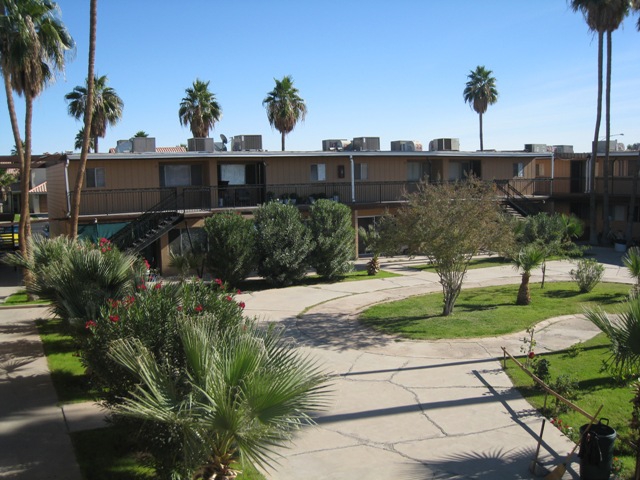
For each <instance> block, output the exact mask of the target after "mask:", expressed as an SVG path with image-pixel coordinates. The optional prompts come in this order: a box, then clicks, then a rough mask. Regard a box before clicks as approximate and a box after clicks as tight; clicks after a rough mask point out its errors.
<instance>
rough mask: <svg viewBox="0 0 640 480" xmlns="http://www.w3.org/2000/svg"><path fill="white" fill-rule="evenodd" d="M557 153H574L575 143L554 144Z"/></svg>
mask: <svg viewBox="0 0 640 480" xmlns="http://www.w3.org/2000/svg"><path fill="white" fill-rule="evenodd" d="M553 148H554V151H555V152H556V153H573V145H554V146H553Z"/></svg>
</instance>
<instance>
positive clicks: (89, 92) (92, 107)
mask: <svg viewBox="0 0 640 480" xmlns="http://www.w3.org/2000/svg"><path fill="white" fill-rule="evenodd" d="M97 25H98V0H91V3H90V7H89V61H88V67H87V89H86V96H85V97H84V105H82V102H81V98H76V99H75V101H73V102H72V103H73V104H75V106H76V108H77V110H76V111H75V113H76V115H74V116H75V118H80V116H81V115H82V117H83V119H84V127H83V128H84V132H83V133H84V135H83V137H82V149H81V150H80V167H79V168H78V171H77V173H76V183H75V186H74V188H73V198H72V200H71V212H70V217H71V219H70V222H71V238H74V239H75V238H77V236H78V220H79V218H80V199H81V196H82V186H83V185H84V175H85V171H86V168H87V159H88V157H89V137H90V136H91V134H94V136H93V140H94V145H93V146H94V149H95V151H96V152H97V151H98V137H97V135H99V134H100V127H101V126H104V129H106V123H104V125H100V121H101V118H104V117H102V115H103V114H104V111H100V108H104V106H101V105H100V104H98V105H96V103H97V102H96V99H98V98H99V96H98V95H96V92H95V90H96V77H95V75H94V72H95V65H96V30H97ZM101 79H104V83H105V84H106V78H105V77H101ZM103 87H104V85H103ZM77 88H78V87H76V89H77ZM101 94H105V92H104V91H103V92H101ZM67 96H68V95H67ZM116 98H117V95H116ZM118 100H119V98H118ZM120 102H122V101H121V100H120ZM81 107H82V108H83V110H82V112H80V110H81ZM69 109H70V111H69V113H71V105H69ZM120 111H122V107H120ZM94 113H95V118H94ZM71 114H72V115H73V113H71ZM119 116H120V114H119V115H118V117H119ZM94 120H95V121H94ZM94 129H95V130H94ZM102 135H103V136H104V133H102Z"/></svg>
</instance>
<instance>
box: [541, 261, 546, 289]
mask: <svg viewBox="0 0 640 480" xmlns="http://www.w3.org/2000/svg"><path fill="white" fill-rule="evenodd" d="M546 273H547V260H546V259H545V261H544V262H542V283H540V288H544V278H545V276H546Z"/></svg>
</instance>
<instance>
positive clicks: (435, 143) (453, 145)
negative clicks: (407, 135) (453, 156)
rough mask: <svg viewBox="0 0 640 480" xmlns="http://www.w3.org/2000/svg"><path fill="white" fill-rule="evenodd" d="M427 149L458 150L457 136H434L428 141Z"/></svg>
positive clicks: (434, 150) (458, 141) (437, 150)
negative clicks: (434, 137)
mask: <svg viewBox="0 0 640 480" xmlns="http://www.w3.org/2000/svg"><path fill="white" fill-rule="evenodd" d="M429 151H431V152H449V151H451V152H459V151H460V139H459V138H436V139H434V140H431V141H430V142H429Z"/></svg>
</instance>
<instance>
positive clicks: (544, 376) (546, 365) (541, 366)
mask: <svg viewBox="0 0 640 480" xmlns="http://www.w3.org/2000/svg"><path fill="white" fill-rule="evenodd" d="M533 374H534V375H535V376H536V377H538V378H539V379H540V380H542V381H543V382H544V383H547V384H548V383H549V380H550V379H551V362H550V361H549V360H547V359H546V358H539V357H536V359H535V360H534V361H533ZM536 385H538V384H537V383H536Z"/></svg>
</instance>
